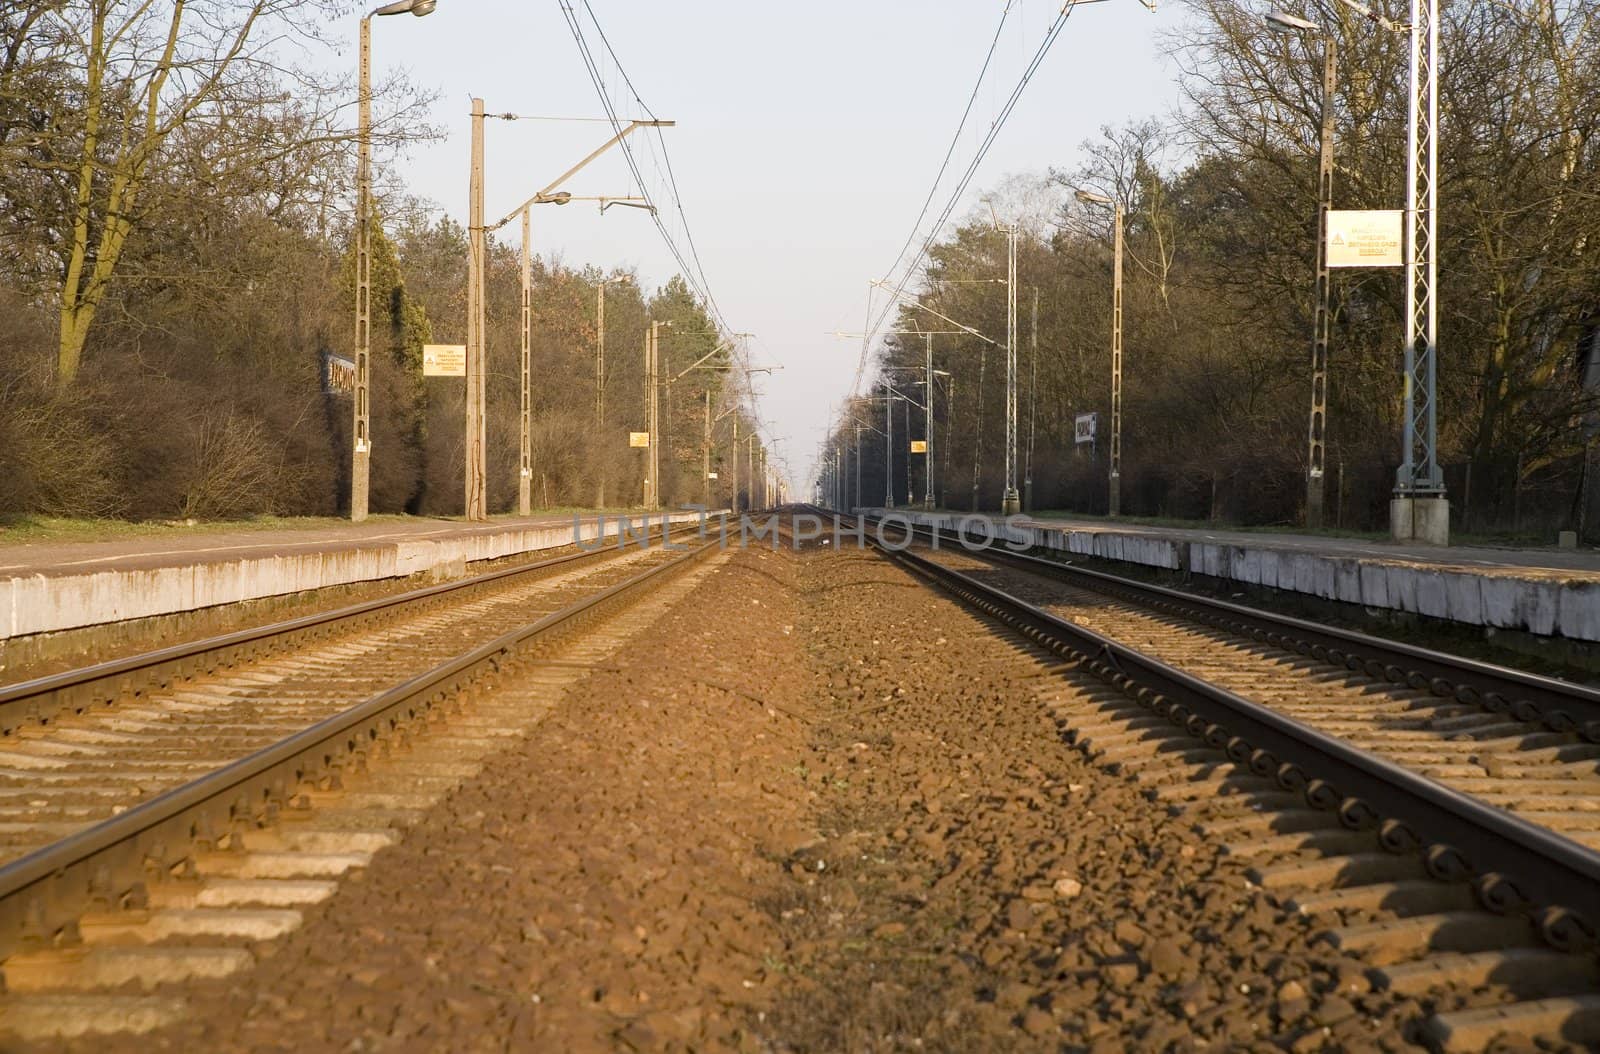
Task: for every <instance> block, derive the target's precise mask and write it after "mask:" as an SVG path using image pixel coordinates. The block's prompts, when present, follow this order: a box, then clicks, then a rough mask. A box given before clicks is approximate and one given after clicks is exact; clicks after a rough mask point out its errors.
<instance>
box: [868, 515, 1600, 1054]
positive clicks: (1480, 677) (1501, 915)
mask: <svg viewBox="0 0 1600 1054" xmlns="http://www.w3.org/2000/svg"><path fill="white" fill-rule="evenodd" d="M897 529H898V525H897ZM869 534H870V532H869ZM935 541H936V539H935V535H934V534H933V532H931V531H929V530H927V529H921V530H919V531H918V532H917V542H918V544H917V545H916V546H915V547H914V548H913V549H912V550H907V551H900V552H894V551H890V548H889V547H887V546H880V548H883V549H884V550H885V552H886V553H887V555H889V556H891V557H892V558H893V559H895V560H897V561H899V562H900V563H902V564H903V565H905V566H907V567H908V568H909V569H911V570H912V571H914V572H915V573H917V574H918V575H920V576H922V577H923V578H924V579H926V580H928V581H930V582H932V583H934V584H936V585H938V586H939V587H941V588H943V589H944V590H946V591H947V592H950V593H951V594H953V595H954V596H956V597H957V598H959V599H961V600H962V601H964V602H965V603H967V604H968V605H970V606H972V607H975V608H977V609H978V610H980V611H982V612H984V613H985V614H986V615H988V616H990V617H992V618H995V619H998V620H999V621H1001V622H1003V623H1005V624H1007V625H1009V626H1011V627H1012V628H1013V629H1015V630H1017V631H1018V632H1020V633H1022V634H1023V635H1024V636H1026V637H1028V638H1030V639H1031V640H1033V641H1034V642H1036V643H1038V644H1040V645H1043V646H1044V647H1045V648H1047V649H1048V650H1051V651H1054V652H1057V653H1060V654H1062V655H1064V656H1067V657H1069V658H1071V659H1073V660H1075V661H1076V662H1078V663H1081V664H1082V665H1083V666H1085V667H1087V668H1088V670H1089V671H1090V672H1092V673H1094V674H1096V675H1097V676H1099V677H1100V678H1101V679H1102V680H1104V681H1106V682H1107V683H1108V684H1109V685H1110V686H1111V687H1112V688H1113V689H1115V692H1114V693H1113V694H1111V695H1109V696H1108V697H1106V698H1105V699H1103V700H1100V701H1098V702H1097V703H1096V704H1095V705H1094V706H1092V707H1087V708H1086V707H1084V706H1083V705H1082V704H1081V702H1079V703H1075V704H1073V705H1072V706H1071V707H1070V708H1069V711H1064V712H1063V713H1062V714H1060V716H1061V717H1062V719H1063V721H1064V723H1065V725H1066V726H1067V727H1068V728H1069V729H1070V732H1069V736H1070V738H1071V739H1072V740H1073V741H1074V742H1075V743H1076V744H1077V745H1079V746H1080V747H1081V748H1082V749H1083V750H1085V751H1086V752H1087V753H1089V754H1090V755H1091V756H1094V757H1097V758H1098V759H1100V760H1102V761H1103V762H1104V763H1106V764H1109V765H1112V766H1114V767H1116V768H1117V769H1119V770H1121V771H1122V772H1124V773H1125V774H1126V775H1128V776H1129V777H1130V778H1132V779H1134V780H1136V781H1137V782H1138V783H1140V784H1141V785H1143V786H1144V787H1145V788H1146V791H1147V794H1148V796H1149V797H1150V798H1151V799H1153V800H1154V801H1155V802H1157V803H1160V804H1163V805H1165V806H1167V807H1169V808H1172V809H1174V810H1178V811H1181V812H1182V814H1183V815H1185V816H1187V817H1189V818H1190V819H1192V821H1193V822H1194V823H1195V825H1196V826H1197V828H1198V829H1199V830H1201V831H1202V832H1203V833H1205V834H1206V835H1207V836H1208V837H1209V838H1211V839H1213V840H1215V841H1217V842H1219V843H1221V844H1223V845H1225V846H1226V847H1227V848H1228V850H1229V851H1230V852H1231V853H1234V854H1236V855H1239V856H1241V857H1243V858H1245V859H1247V860H1249V861H1250V862H1251V872H1250V874H1251V878H1252V881H1253V882H1254V883H1255V884H1256V885H1258V886H1260V887H1262V888H1263V889H1266V890H1268V891H1270V892H1271V893H1273V894H1274V895H1276V896H1278V897H1280V898H1282V899H1283V900H1285V901H1286V902H1287V903H1289V904H1290V905H1292V906H1293V907H1295V908H1297V909H1298V910H1300V911H1302V912H1305V913H1311V914H1314V915H1316V916H1318V918H1319V919H1324V918H1325V920H1326V922H1327V924H1328V927H1329V928H1328V930H1327V931H1326V939H1327V940H1328V941H1329V942H1331V943H1332V944H1333V945H1334V946H1335V947H1337V948H1339V949H1341V950H1343V951H1346V952H1348V953H1349V954H1351V955H1353V956H1357V957H1359V958H1361V959H1363V960H1364V961H1366V962H1368V963H1370V964H1371V965H1372V971H1371V973H1370V978H1369V979H1368V980H1364V981H1363V982H1361V983H1363V984H1366V983H1371V984H1376V985H1378V986H1381V987H1383V988H1384V989H1386V990H1389V991H1391V992H1393V993H1395V994H1397V995H1399V996H1402V997H1412V998H1416V999H1417V1000H1418V1001H1419V1004H1420V1005H1421V1006H1423V1007H1425V1008H1426V1010H1427V1013H1426V1014H1425V1015H1424V1020H1422V1021H1420V1022H1419V1024H1418V1033H1417V1036H1416V1038H1417V1039H1418V1040H1420V1041H1423V1042H1427V1043H1428V1044H1430V1045H1432V1046H1434V1047H1436V1048H1439V1049H1444V1050H1476V1049H1481V1048H1482V1047H1483V1046H1484V1045H1485V1044H1487V1043H1488V1042H1490V1041H1491V1040H1493V1039H1494V1038H1495V1037H1496V1036H1499V1035H1502V1034H1507V1033H1509V1034H1513V1035H1523V1036H1539V1037H1554V1038H1557V1039H1560V1040H1565V1041H1568V1042H1580V1043H1593V1042H1596V1041H1600V963H1597V960H1596V943H1595V937H1596V934H1595V930H1594V925H1595V922H1596V920H1600V854H1597V853H1596V852H1595V851H1594V848H1593V847H1595V846H1597V845H1600V693H1597V692H1595V691H1593V690H1592V689H1588V688H1585V687H1582V686H1578V685H1569V684H1566V683H1564V682H1560V681H1556V680H1553V679H1550V678H1543V677H1535V676H1531V675H1527V674H1522V673H1519V672H1516V671H1511V670H1505V669H1501V668H1498V667H1494V666H1489V665H1487V664H1483V663H1477V662H1471V661H1467V660H1461V659H1457V658H1454V657H1452V656H1448V655H1444V654H1441V653H1435V652H1429V651H1425V650H1423V649H1419V648H1413V647H1409V646H1406V645H1398V644H1393V643H1391V642H1387V641H1381V640H1378V639H1375V638H1370V637H1366V636H1364V635H1361V634H1356V633H1349V632H1345V631H1340V630H1334V629H1330V628H1327V627H1322V626H1318V625H1315V624H1313V623H1307V622H1303V621H1300V620H1295V619H1288V618H1282V617H1279V616H1275V615H1271V614H1269V613H1265V612H1260V611H1256V610H1253V609H1248V608H1243V607H1240V606H1237V605H1231V604H1226V603H1221V602H1217V601H1211V600H1207V599H1205V598H1198V597H1190V596H1188V595H1186V594H1180V593H1176V592H1174V591H1171V590H1166V589H1162V588H1160V587H1154V586H1148V585H1145V584H1142V583H1137V582H1132V581H1128V580H1125V579H1120V578H1116V577H1115V576H1110V575H1104V574H1100V573H1096V572H1090V571H1085V570H1082V569H1078V568H1073V567H1070V566H1066V565H1062V564H1059V563H1056V562H1054V561H1047V560H1042V559H1039V558H1035V557H1029V556H1025V555H1021V554H1019V553H1014V552H1010V551H1005V550H1000V549H990V550H985V551H982V552H972V551H968V550H966V549H963V548H961V547H959V545H958V544H957V543H958V539H957V538H956V537H955V536H954V535H951V534H948V533H941V534H940V535H939V536H938V538H937V542H938V543H940V544H939V545H938V546H937V547H936V546H935V544H934V543H935Z"/></svg>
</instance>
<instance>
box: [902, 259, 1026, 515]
mask: <svg viewBox="0 0 1600 1054" xmlns="http://www.w3.org/2000/svg"><path fill="white" fill-rule="evenodd" d="M928 383H929V384H932V383H933V382H932V381H931V380H930V381H929V382H928ZM1038 397H1039V290H1038V287H1035V288H1034V290H1033V324H1032V326H1030V327H1029V345H1028V447H1027V450H1028V453H1027V457H1026V459H1025V460H1024V461H1023V463H1022V510H1023V511H1024V512H1032V511H1033V426H1034V424H1035V422H1036V421H1037V419H1038V409H1039V398H1038Z"/></svg>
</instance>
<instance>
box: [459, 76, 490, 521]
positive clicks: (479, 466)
mask: <svg viewBox="0 0 1600 1054" xmlns="http://www.w3.org/2000/svg"><path fill="white" fill-rule="evenodd" d="M468 193H469V196H470V203H469V205H468V208H467V216H468V219H467V228H468V229H467V412H466V444H465V454H466V464H465V471H464V473H463V477H464V483H465V489H466V497H465V501H464V503H463V506H464V511H465V513H466V517H467V519H469V520H483V519H487V518H488V498H487V495H486V483H487V480H486V476H487V469H486V467H485V465H484V447H485V446H486V445H487V443H488V436H487V430H486V423H485V418H484V397H485V389H484V379H485V372H486V371H485V366H486V365H487V363H485V362H484V348H485V342H484V329H485V327H486V325H487V321H488V316H487V314H486V313H485V311H484V304H483V301H484V278H483V275H484V270H485V265H486V261H485V260H484V245H483V243H484V237H485V231H484V228H483V100H482V99H478V98H474V99H473V100H472V180H471V183H470V185H469V189H468Z"/></svg>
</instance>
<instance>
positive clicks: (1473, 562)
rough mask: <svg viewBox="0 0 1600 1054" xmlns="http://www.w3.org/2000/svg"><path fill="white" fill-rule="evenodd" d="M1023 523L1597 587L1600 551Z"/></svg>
mask: <svg viewBox="0 0 1600 1054" xmlns="http://www.w3.org/2000/svg"><path fill="white" fill-rule="evenodd" d="M1027 522H1028V523H1030V524H1032V525H1034V526H1038V527H1063V528H1066V529H1068V530H1071V531H1082V532H1094V531H1104V532H1109V533H1115V534H1129V535H1149V536H1151V537H1158V538H1172V539H1177V540H1182V541H1190V542H1194V541H1199V542H1210V543H1214V544H1217V545H1231V546H1237V547H1240V548H1246V547H1248V548H1257V549H1282V550H1285V551H1289V552H1309V553H1319V554H1322V555H1324V556H1346V557H1354V558H1359V559H1369V560H1395V561H1401V562H1404V563H1414V564H1420V565H1423V566H1426V567H1440V568H1443V567H1449V568H1465V569H1470V570H1474V571H1480V572H1483V573H1486V574H1496V573H1509V574H1516V575H1522V574H1524V573H1527V572H1539V573H1540V577H1546V576H1548V577H1553V578H1560V579H1580V580H1587V581H1595V582H1600V549H1595V548H1593V547H1585V548H1579V549H1558V548H1556V547H1555V546H1553V545H1552V546H1549V547H1547V548H1538V549H1518V548H1511V547H1504V548H1502V547H1499V546H1472V545H1463V546H1457V545H1452V546H1448V547H1445V548H1440V547H1439V546H1435V545H1401V544H1397V543H1394V542H1387V541H1377V540H1373V539H1367V538H1353V537H1340V536H1337V535H1321V534H1292V533H1288V532H1281V533H1280V532H1278V531H1229V530H1211V529H1210V528H1194V527H1162V526H1148V525H1143V524H1135V523H1119V522H1117V521H1115V520H1093V519H1088V520H1084V519H1073V518H1071V517H1056V516H1050V515H1044V516H1037V517H1035V516H1029V517H1027Z"/></svg>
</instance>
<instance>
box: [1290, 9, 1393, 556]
mask: <svg viewBox="0 0 1600 1054" xmlns="http://www.w3.org/2000/svg"><path fill="white" fill-rule="evenodd" d="M1363 13H1366V14H1368V15H1369V17H1370V14H1371V13H1370V12H1363ZM1264 18H1265V20H1266V23H1267V28H1268V29H1271V30H1272V31H1273V32H1275V33H1286V34H1291V35H1294V36H1301V35H1307V34H1309V35H1312V36H1317V37H1321V38H1322V131H1321V137H1320V139H1319V145H1318V149H1317V247H1316V269H1317V277H1316V288H1315V290H1314V294H1315V302H1314V305H1313V309H1312V310H1313V318H1312V325H1311V420H1310V426H1309V428H1308V429H1307V440H1306V442H1307V445H1306V526H1307V527H1321V526H1322V509H1323V479H1324V477H1323V472H1324V468H1325V466H1326V461H1327V451H1326V450H1325V448H1324V440H1325V437H1326V428H1327V417H1328V330H1329V326H1330V317H1329V296H1330V292H1331V290H1330V282H1329V275H1328V210H1330V209H1331V208H1333V105H1334V91H1335V84H1336V81H1337V75H1338V61H1339V60H1338V46H1337V44H1336V43H1335V40H1334V36H1333V34H1332V33H1330V32H1329V31H1328V30H1327V29H1326V28H1324V27H1323V26H1319V25H1318V24H1317V23H1315V22H1310V21H1307V20H1306V19H1304V18H1298V17H1296V16H1294V15H1290V14H1285V13H1284V12H1282V11H1270V12H1268V13H1267V14H1266V15H1265V16H1264Z"/></svg>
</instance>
